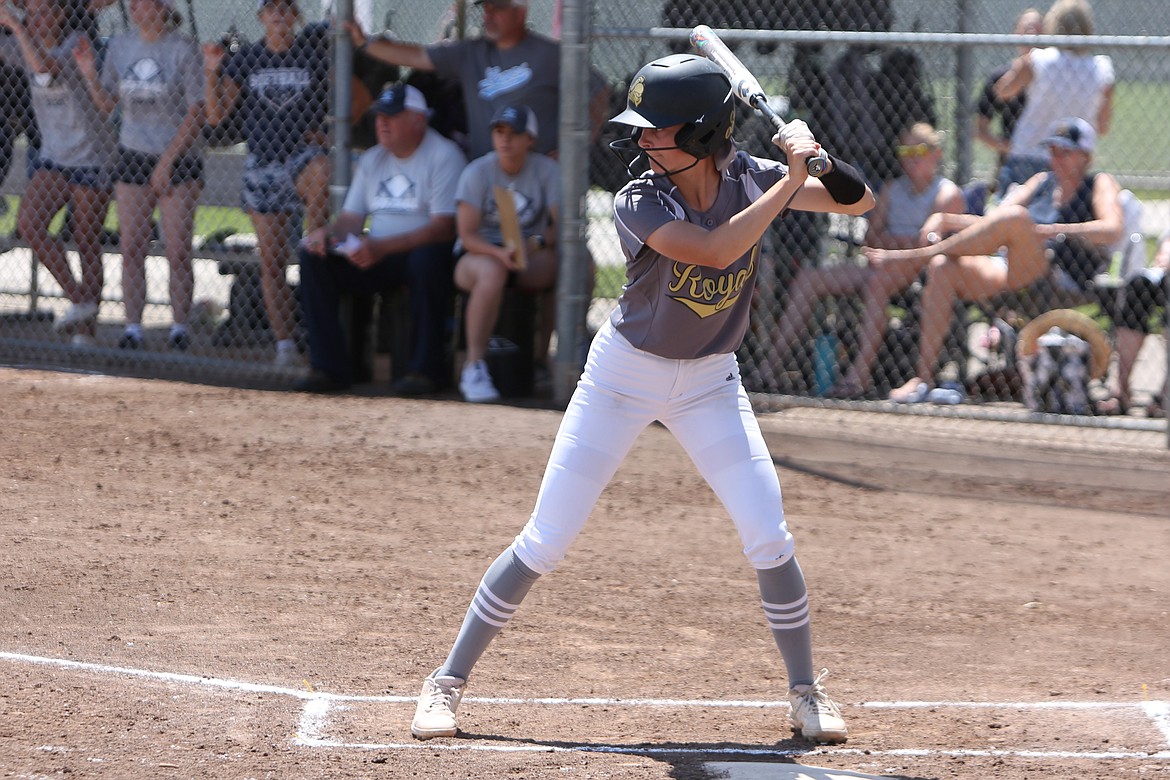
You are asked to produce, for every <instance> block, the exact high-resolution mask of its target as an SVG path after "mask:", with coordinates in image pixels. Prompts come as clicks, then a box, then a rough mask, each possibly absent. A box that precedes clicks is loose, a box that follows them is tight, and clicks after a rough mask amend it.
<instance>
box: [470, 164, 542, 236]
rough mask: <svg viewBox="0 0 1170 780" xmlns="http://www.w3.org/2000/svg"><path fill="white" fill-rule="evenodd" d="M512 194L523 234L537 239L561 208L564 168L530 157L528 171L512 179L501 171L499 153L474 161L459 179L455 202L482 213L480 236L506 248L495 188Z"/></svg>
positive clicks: (523, 169)
mask: <svg viewBox="0 0 1170 780" xmlns="http://www.w3.org/2000/svg"><path fill="white" fill-rule="evenodd" d="M497 186H498V187H503V188H504V189H506V190H511V191H512V198H513V200H515V201H516V216H517V217H518V218H519V220H520V232H522V233H523V234H524V235H525V236H536V235H540V234H542V233H543V232H544V229H545V228H547V227H548V226H549V224H550V223H551V221H552V210H553V209H555V208H557V207H558V206H559V204H560V197H561V195H560V192H561V191H560V166H558V165H557V162H556V160H554V159H552V158H551V157H546V156H545V155H543V154H529V155H528V157H527V158H526V159H525V161H524V167H523V168H521V169H520V171H519V173H517V174H516V175H515V176H511V175H509V174H507V173H505V172H504V169H503V168H501V167H500V162H499V159H498V158H497V157H496V153H495V152H489V153H488V154H485V155H484V156H483V157H480V158H479V159H478V160H473V161H472V162H471V164H469V165H468V166H467V168H466V169H465V170H464V171H463V175H462V176H460V177H459V186H458V188H457V189H456V191H455V200H456V201H457V202H459V203H466V204H468V205H469V206H474V207H475V208H477V209H479V212H480V223H479V234H480V235H481V236H483V237H484V238H485V239H487V240H488V241H491V242H492V243H493V244H498V245H501V246H502V245H503V243H504V237H503V235H502V234H501V232H500V211H499V209H498V208H497V207H496V196H495V189H494V188H495V187H497Z"/></svg>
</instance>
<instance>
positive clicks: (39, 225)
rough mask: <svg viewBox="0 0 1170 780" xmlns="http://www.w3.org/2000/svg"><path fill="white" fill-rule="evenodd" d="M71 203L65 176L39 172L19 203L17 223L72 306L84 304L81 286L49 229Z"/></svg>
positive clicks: (56, 239)
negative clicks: (54, 218) (58, 215)
mask: <svg viewBox="0 0 1170 780" xmlns="http://www.w3.org/2000/svg"><path fill="white" fill-rule="evenodd" d="M68 201H69V183H68V181H67V180H66V179H65V176H64V175H63V174H60V173H57V172H53V171H45V170H40V171H37V172H36V173H34V174H33V178H32V181H30V182H29V183H28V186H27V187H26V188H25V192H24V197H22V198H21V200H20V210H19V211H18V212H17V215H16V221H17V225H18V226H19V229H20V235H21V236H23V237H24V239H25V240H26V241H28V245H29V247H31V248H32V251H33V255H34V256H35V257H36V258H37V260H39V261H40V263H41V265H43V266H44V267H45V268H46V269H47V270H48V272H49V273H50V274H51V275H52V276H53V278H54V279H55V280H56V281H57V284H59V285H61V290H62V292H64V293H65V297H66V298H68V299H69V302H70V303H84V302H85V299H84V298H83V297H82V289H81V285H80V284H78V282H77V279H76V278H75V277H74V276H73V269H72V268H71V267H70V265H69V258H68V257H66V255H65V245H64V244H63V243H62V242H61V240H60V239H59V238H57V236H56V235H53V234H51V233H50V232H49V225H50V223H51V222H52V221H53V217H55V216H56V215H57V212H59V211H60V210H61V209H62V208H64V207H65V204H66V203H67V202H68Z"/></svg>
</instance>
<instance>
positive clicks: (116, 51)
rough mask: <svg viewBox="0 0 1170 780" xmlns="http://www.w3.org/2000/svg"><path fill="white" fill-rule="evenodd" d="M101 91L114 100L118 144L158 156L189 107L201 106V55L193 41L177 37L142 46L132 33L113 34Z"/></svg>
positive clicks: (164, 37) (170, 35)
mask: <svg viewBox="0 0 1170 780" xmlns="http://www.w3.org/2000/svg"><path fill="white" fill-rule="evenodd" d="M102 86H103V87H104V88H105V89H106V91H107V92H109V93H110V94H112V95H116V96H117V97H118V105H119V107H120V108H121V111H122V121H121V131H120V134H119V136H118V142H119V143H120V144H121V145H122V146H123V147H125V148H126V149H131V150H133V151H136V152H143V153H145V154H153V155H159V154H162V153H163V152H164V151H166V149H167V147H168V146H170V144H171V141H173V140H174V138H175V134H176V133H177V132H178V130H179V126H180V125H181V124H182V123H183V118H184V117H185V116H186V115H187V111H188V110H189V109H190V107H191V106H193V105H195V104H196V103H202V102H203V55H202V54H201V53H200V51H199V45H198V44H197V43H195V41H193V40H191V39H190V38H188V37H187V36H185V35H183V34H181V33H177V32H171V33H167V34H166V35H164V36H163V37H162V38H159V39H158V40H157V41H144V40H142V38H140V37H139V36H138V33H136V32H129V33H123V34H121V35H115V36H114V37H113V38H111V39H110V43H109V46H108V47H107V49H106V60H105V63H104V64H103V66H102Z"/></svg>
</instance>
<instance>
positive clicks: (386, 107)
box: [370, 84, 431, 116]
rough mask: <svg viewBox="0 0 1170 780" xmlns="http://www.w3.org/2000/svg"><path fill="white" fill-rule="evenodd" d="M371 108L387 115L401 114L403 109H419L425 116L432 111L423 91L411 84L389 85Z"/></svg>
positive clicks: (377, 112) (375, 111)
mask: <svg viewBox="0 0 1170 780" xmlns="http://www.w3.org/2000/svg"><path fill="white" fill-rule="evenodd" d="M370 109H371V110H372V111H373V112H374V113H376V114H385V115H386V116H394V115H395V114H401V113H402V112H403V111H417V112H418V113H420V114H422V115H424V116H429V115H430V113H431V111H430V109H429V108H428V107H427V99H426V98H425V97H423V93H422V92H420V91H419V90H418V88H417V87H412V86H410V85H409V84H395V85H394V86H392V87H387V88H386V90H385V91H384V92H383V93H382V94H381V95H379V96H378V99H377V100H375V101H374V105H373V106H371V107H370Z"/></svg>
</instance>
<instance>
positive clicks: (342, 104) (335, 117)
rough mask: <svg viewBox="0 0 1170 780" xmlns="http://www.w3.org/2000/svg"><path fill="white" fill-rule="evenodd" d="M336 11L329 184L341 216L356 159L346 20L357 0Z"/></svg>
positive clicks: (341, 2)
mask: <svg viewBox="0 0 1170 780" xmlns="http://www.w3.org/2000/svg"><path fill="white" fill-rule="evenodd" d="M334 12H335V13H336V16H335V18H334V21H333V24H331V25H330V26H329V34H330V35H331V36H332V37H333V74H334V75H333V90H332V91H333V105H332V106H330V114H331V115H332V120H331V124H332V128H331V134H332V136H333V143H332V144H330V147H331V153H330V154H331V157H332V159H331V160H330V162H331V163H332V164H333V173H332V176H331V180H330V184H329V211H330V213H331V214H333V215H337V214H339V213H341V206H342V204H344V203H345V192H346V190H347V189H348V188H349V181H350V175H351V171H350V168H351V162H352V161H351V158H350V146H351V143H350V126H349V119H350V117H349V113H350V106H351V105H352V103H353V82H352V80H351V78H350V74H352V73H353V42H352V41H351V40H350V38H349V33H348V32H346V30H345V25H344V24H343V22H346V21H350V20H352V19H353V0H337V2H336V4H335V6H334ZM375 97H376V96H375Z"/></svg>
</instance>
